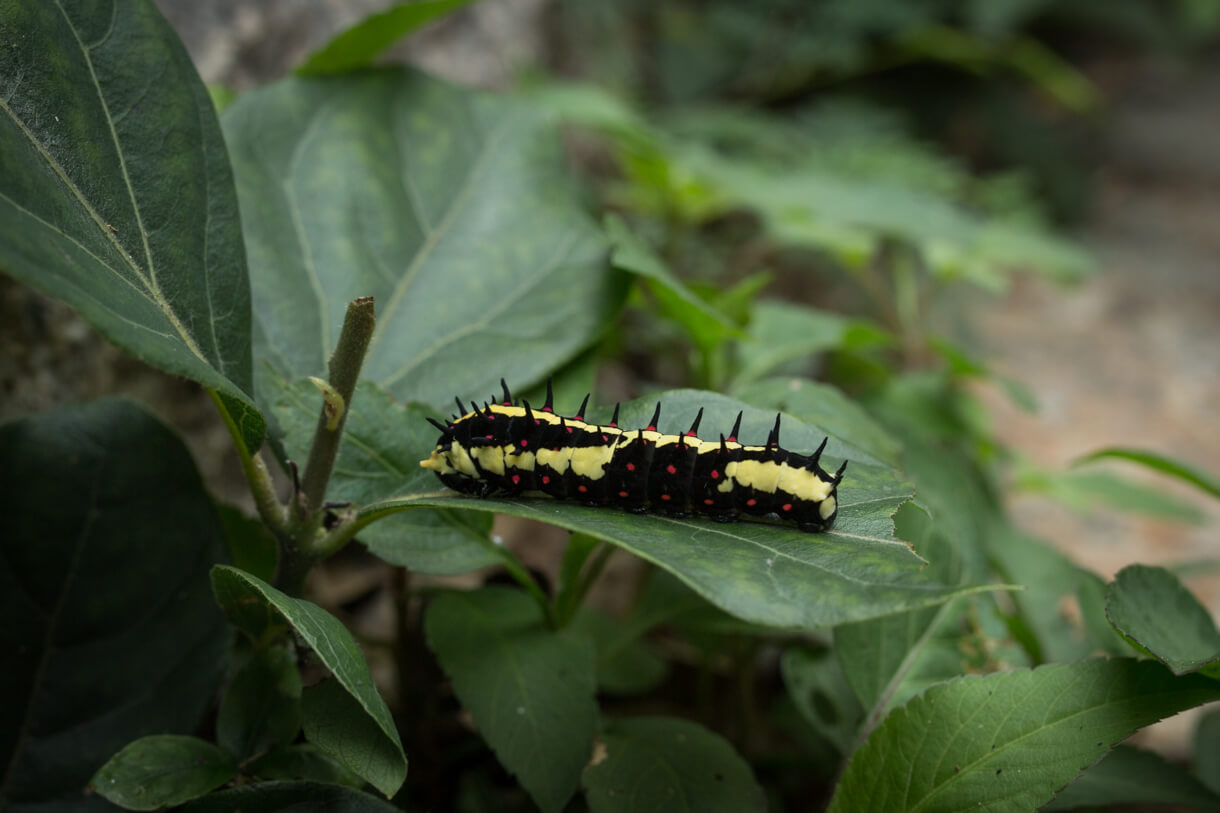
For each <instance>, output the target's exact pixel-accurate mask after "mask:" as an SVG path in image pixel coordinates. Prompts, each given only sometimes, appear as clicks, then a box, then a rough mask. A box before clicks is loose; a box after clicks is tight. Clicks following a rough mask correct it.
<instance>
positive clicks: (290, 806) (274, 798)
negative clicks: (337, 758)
mask: <svg viewBox="0 0 1220 813" xmlns="http://www.w3.org/2000/svg"><path fill="white" fill-rule="evenodd" d="M235 810H238V811H241V813H281V811H285V810H301V811H306V810H325V811H326V813H399V810H398V808H397V807H395V806H394V805H392V804H389V803H388V802H383V801H382V800H380V799H378V798H377V797H376V796H370V795H369V794H367V793H362V792H360V791H358V790H355V789H353V788H345V787H342V786H340V785H323V784H319V783H317V782H260V783H259V784H257V785H243V786H242V787H238V788H228V789H226V790H222V791H218V792H216V793H211V794H208V795H207V796H205V797H203V798H202V799H197V800H195V801H194V802H191V803H190V804H189V805H187V806H186V807H184V808H182V811H183V813H233V811H235Z"/></svg>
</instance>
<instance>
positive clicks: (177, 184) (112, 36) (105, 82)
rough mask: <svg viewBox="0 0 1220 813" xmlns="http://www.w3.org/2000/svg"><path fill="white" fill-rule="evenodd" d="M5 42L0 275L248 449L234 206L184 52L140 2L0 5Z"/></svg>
mask: <svg viewBox="0 0 1220 813" xmlns="http://www.w3.org/2000/svg"><path fill="white" fill-rule="evenodd" d="M0 40H2V41H3V42H4V47H3V48H0V267H2V268H3V270H5V271H7V272H9V273H11V274H12V275H13V276H15V277H17V278H18V279H20V280H22V281H23V282H26V283H28V284H30V285H33V286H34V287H36V288H39V289H40V290H42V291H44V292H45V293H47V294H50V295H51V296H55V297H58V298H60V299H62V300H64V301H65V302H67V303H68V304H69V305H71V306H72V307H73V308H75V309H76V310H77V311H79V312H80V314H81V315H82V316H83V317H84V318H85V319H86V320H88V321H89V322H90V324H92V325H93V326H94V327H95V328H97V330H98V331H99V332H100V333H101V334H102V335H103V336H105V337H106V338H107V339H110V340H111V341H112V342H114V343H115V344H116V345H118V346H119V347H121V348H122V349H123V350H125V351H127V352H128V353H130V354H131V355H133V356H135V357H136V358H139V359H141V360H142V361H145V362H147V363H149V364H152V365H153V366H155V367H159V368H160V369H162V370H165V371H167V372H170V373H174V374H175V375H181V376H185V377H187V378H190V379H193V380H195V381H198V382H200V383H201V384H203V385H204V386H206V387H209V388H211V389H214V390H216V391H218V392H219V393H221V394H222V396H223V402H224V406H225V408H226V409H227V410H228V411H229V413H230V415H231V416H232V417H233V419H234V421H235V423H236V424H237V426H238V428H239V430H240V432H241V434H242V437H243V438H244V440H245V442H246V444H247V445H248V446H250V447H251V448H257V446H258V444H259V443H261V442H262V437H263V432H264V429H265V425H264V422H263V418H262V416H261V415H260V413H259V411H258V410H257V409H256V408H255V406H254V403H253V401H252V400H251V397H250V393H252V392H253V385H252V378H251V355H250V343H251V336H250V286H249V282H248V281H247V278H246V254H245V250H244V248H243V245H242V236H241V226H240V222H239V216H238V212H237V195H236V193H235V191H234V187H233V179H232V175H231V172H230V170H229V161H228V157H227V155H226V153H225V144H224V140H223V139H222V138H221V134H220V127H219V125H218V123H217V120H216V113H215V111H214V110H213V108H212V102H211V99H210V98H209V97H208V93H207V90H206V89H205V88H204V86H203V83H202V82H201V81H200V80H199V76H198V74H196V73H195V68H194V65H192V64H191V59H190V57H189V56H188V55H187V53H186V50H185V49H184V48H183V47H182V43H181V42H179V41H178V38H177V37H176V36H175V34H174V32H173V30H172V29H170V27H169V26H168V25H167V24H166V22H165V20H164V19H162V17H161V15H160V14H159V13H158V12H157V10H156V8H155V7H154V6H153V4H152V3H151V2H147V0H134V1H133V2H127V3H28V2H20V0H16V1H14V0H3V2H0Z"/></svg>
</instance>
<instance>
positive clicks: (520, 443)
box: [420, 380, 847, 531]
mask: <svg viewBox="0 0 1220 813" xmlns="http://www.w3.org/2000/svg"><path fill="white" fill-rule="evenodd" d="M500 385H501V387H502V388H503V390H504V399H503V401H502V402H501V403H485V404H484V405H483V408H482V409H480V408H479V406H478V404H474V403H472V404H471V405H470V410H469V411H468V410H467V409H466V407H465V406H464V405H463V404H462V402H461V400H458V401H457V405H458V414H457V415H455V416H453V418H452V419H451V421H450V422H449V423H448V424H442V423H440V422H439V421H434V420H432V419H431V418H429V419H428V420H429V421H431V423H432V424H433V425H434V426H435V427H436V428H437V429H439V430H440V431H441V436H440V438H439V439H438V440H437V442H436V448H435V449H433V450H432V454H431V455H430V456H429V457H428V459H427V460H422V461H420V465H421V466H423V467H424V468H426V469H431V470H433V471H435V472H436V474H437V476H438V477H439V478H440V479H441V482H443V483H444V484H445V485H447V486H448V487H450V488H452V489H454V490H455V491H460V492H462V493H465V494H474V495H476V496H480V497H488V496H493V495H506V496H517V495H521V494H524V493H527V492H541V493H542V494H546V495H547V496H550V497H554V498H555V499H559V500H570V501H575V502H582V503H585V504H587V505H610V506H616V507H619V508H623V509H626V510H627V511H632V512H644V511H653V512H655V513H660V514H665V515H668V516H673V517H686V516H690V515H691V514H693V513H698V514H703V515H706V516H707V517H709V518H711V519H713V520H717V521H719V522H732V521H734V520H736V519H737V518H738V516H740V515H741V514H747V515H752V516H765V515H767V514H775V515H776V516H778V517H780V518H781V519H786V520H793V521H795V522H796V524H797V527H798V528H800V529H801V530H802V531H825V530H827V529H828V528H830V527H831V525H833V524H834V520H835V515H836V514H837V512H838V502H837V499H836V489H837V488H838V485H839V482H840V481H841V480H842V479H843V472H844V470H845V469H846V468H847V462H846V461H844V463H843V465H842V466H840V467H839V470H838V471H837V472H835V473H834V474H833V475H831V474H828V473H826V471H824V470H823V469H822V467H821V466H819V465H818V459H819V457H820V456H821V454H822V449H824V448H825V447H826V441H825V440H823V441H822V445H821V446H819V447H818V448H817V450H816V451H815V452H814V453H813V454H811V455H800V454H796V453H795V452H790V451H787V450H785V449H781V448H780V445H779V415H776V416H775V428H774V429H772V430H771V434H770V437H768V438H767V443H766V445H765V446H746V445H744V444H742V443H739V442H738V441H737V433H738V431H739V430H740V428H741V413H738V415H737V422H736V423H735V424H734V425H733V429H732V431H730V432H729V435H728V437H725V436H724V435H721V436H720V440H719V442H716V441H710V440H700V439H699V437H698V436H697V435H696V432H698V430H699V421H700V420H701V419H702V418H703V410H702V409H700V410H699V414H698V416H697V417H696V418H695V422H694V423H693V424H691V428H690V429H689V430H688V431H686V432H684V433H682V434H680V435H666V434H663V433H661V432H658V431H657V422H658V421H659V420H660V417H661V405H660V404H659V403H658V404H657V408H656V412H654V413H653V416H652V420H651V421H649V422H648V426H647V427H645V428H643V429H622V428H620V427H619V425H618V412H619V410H618V406H615V408H614V417H612V418H611V419H610V423H608V424H604V425H598V424H591V423H588V422H586V421H585V418H584V413H585V409H586V407H588V405H589V396H587V395H586V396H585V400H584V403H582V404H581V405H580V410H579V411H578V412H577V414H576V415H575V416H573V417H571V418H565V417H562V416H560V415H556V414H555V412H554V404H553V401H554V394H553V392H552V390H551V386H550V382H548V383H547V397H546V404H544V405H543V406H542V408H541V409H539V410H534V409H531V408H530V405H529V402H528V401H526V402H522V403H521V404H520V405H518V404H517V402H515V401H514V400H513V398H512V396H511V395H510V394H509V391H508V386H507V385H506V384H505V383H504V381H503V380H501V381H500Z"/></svg>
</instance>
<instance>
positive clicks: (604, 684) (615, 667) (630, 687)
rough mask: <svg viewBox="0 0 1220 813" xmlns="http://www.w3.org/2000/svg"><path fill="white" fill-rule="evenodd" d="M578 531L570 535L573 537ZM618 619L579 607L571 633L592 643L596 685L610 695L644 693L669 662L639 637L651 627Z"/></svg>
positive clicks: (660, 677)
mask: <svg viewBox="0 0 1220 813" xmlns="http://www.w3.org/2000/svg"><path fill="white" fill-rule="evenodd" d="M578 536H579V534H575V535H573V538H576V537H578ZM634 622H635V619H626V620H620V619H616V618H612V617H611V616H609V615H607V614H606V613H603V612H601V611H599V610H596V609H594V608H592V607H588V606H584V607H581V609H580V612H579V613H577V615H576V617H575V618H574V619H573V621H572V627H571V629H572V630H573V632H575V633H577V634H579V635H582V636H585V637H587V638H588V639H589V640H590V641H592V642H593V648H594V650H595V651H596V653H597V660H596V669H597V688H598V690H599V691H602V692H607V693H609V694H623V695H630V694H644V693H646V692H649V691H652V690H653V689H655V688H656V687H657V686H658V685H660V683H661V682H662V681H664V680H665V677H666V675H668V674H669V664H668V662H667V661H666V660H665V659H664V658H662V657H661V656H660V655H658V654H657V653H656V652H654V651H653V650H652V648H651V647H649V646H648V644H647V643H645V642H644V641H643V640H641V636H642V635H643V634H644V633H645V632H647V628H648V627H650V626H652V624H651V623H648V621H647V619H645V624H643V625H641V624H639V623H634Z"/></svg>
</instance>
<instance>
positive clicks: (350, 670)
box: [212, 565, 407, 796]
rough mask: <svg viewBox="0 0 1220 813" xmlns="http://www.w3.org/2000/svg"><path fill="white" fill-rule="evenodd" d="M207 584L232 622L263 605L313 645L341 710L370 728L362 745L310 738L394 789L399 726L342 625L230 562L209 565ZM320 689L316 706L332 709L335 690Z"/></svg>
mask: <svg viewBox="0 0 1220 813" xmlns="http://www.w3.org/2000/svg"><path fill="white" fill-rule="evenodd" d="M212 589H213V590H214V591H215V593H216V600H217V602H218V603H219V604H220V606H221V608H223V609H224V611H225V613H226V614H228V615H229V617H230V620H231V621H233V622H234V623H236V624H238V625H239V626H240V625H243V624H244V622H245V618H246V616H245V615H244V614H243V613H242V612H241V610H242V609H243V608H244V607H247V606H249V605H256V606H257V605H262V606H264V607H266V608H267V611H268V612H274V613H276V614H278V615H282V616H283V618H284V619H285V620H286V621H287V622H288V623H289V624H290V625H291V626H292V628H293V630H295V631H296V633H297V635H299V636H300V638H301V640H303V641H304V643H305V645H306V646H308V647H309V648H310V649H312V650H313V651H314V653H315V654H316V655H317V656H318V660H320V661H321V662H322V665H323V666H325V667H326V668H327V669H329V670H330V671H331V673H332V674H333V675H334V677H335V679H336V681H337V683H338V684H339V685H341V686H342V687H343V688H342V691H344V692H346V693H347V694H349V695H350V696H351V703H350V704H349V705H346V706H343V713H345V714H347V715H348V716H359V717H365V716H367V717H368V718H369V720H370V721H371V723H372V724H373V725H372V726H365V727H362V728H361V729H360V730H361V732H362V734H370V733H371V734H372V736H365V737H364V738H363V739H364V742H363V744H362V746H361V747H360V748H358V749H356V748H352V749H347V750H330V749H331V747H332V746H333V745H334V743H335V739H334V738H330V737H324V740H323V742H315V744H316V745H318V746H320V747H322V748H323V749H324V750H327V751H328V753H329V754H330V755H331V756H333V757H335V758H336V759H338V760H339V761H340V762H342V763H343V764H344V765H345V766H346V767H348V768H350V769H351V770H353V771H355V772H356V773H357V774H359V775H360V776H361V777H363V778H364V779H365V780H367V781H368V782H371V783H372V784H373V786H374V787H376V788H377V789H378V790H379V791H381V792H382V793H384V794H385V795H386V796H391V795H393V794H394V792H395V791H397V790H398V788H399V786H401V785H402V782H403V780H404V779H405V778H406V775H407V758H406V756H405V755H404V754H403V751H402V743H401V741H400V740H399V738H398V729H397V728H396V727H395V725H394V719H393V717H392V716H391V715H390V710H389V709H388V708H386V705H385V701H384V700H382V699H381V695H380V694H378V693H377V687H376V686H375V685H374V683H373V676H372V674H370V672H369V667H368V664H367V663H366V662H365V660H364V655H362V654H361V652H360V648H359V647H358V646H357V645H356V641H355V639H353V638H352V634H351V633H350V632H348V631H347V628H346V627H344V626H343V624H342V623H341V622H340V621H339V620H338V619H337V618H335V617H334V616H333V615H331V614H330V613H328V612H326V611H325V610H323V609H322V608H321V607H319V606H317V605H316V604H312V603H310V602H308V601H305V600H304V599H299V598H293V597H291V596H287V595H285V594H284V593H281V592H280V591H279V590H276V589H275V588H274V587H272V586H271V585H269V584H266V583H264V582H262V581H260V580H259V579H256V578H255V577H253V576H251V575H250V574H249V573H243V572H242V571H240V570H237V569H235V568H232V567H227V566H224V565H218V566H217V567H214V568H212ZM246 631H247V632H250V633H252V634H254V635H255V636H256V637H257V636H260V635H262V634H263V633H264V630H263V629H262V628H261V626H259V627H256V628H255V629H253V630H251V629H248V628H247V629H246ZM324 691H326V692H327V694H325V695H320V696H318V697H317V698H315V701H316V702H317V703H318V708H319V709H321V711H323V712H333V710H334V709H335V708H336V707H338V706H339V705H340V703H341V701H339V700H336V699H335V698H334V692H335V691H339V690H338V689H337V688H329V689H327V690H324ZM307 702H308V701H307ZM316 711H317V709H315V712H316ZM311 718H312V720H313V721H314V724H315V725H316V724H317V723H318V721H319V718H320V715H319V714H317V713H311V712H310V711H308V710H307V711H306V712H305V720H306V724H307V725H308V724H309V723H310V720H311ZM360 722H364V721H363V720H361V721H360ZM353 725H356V723H353ZM314 731H315V732H316V731H317V729H316V728H315V729H314ZM340 733H342V732H340Z"/></svg>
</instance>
